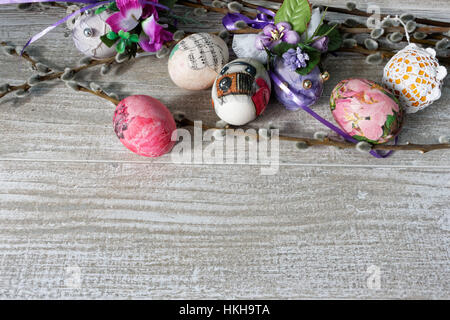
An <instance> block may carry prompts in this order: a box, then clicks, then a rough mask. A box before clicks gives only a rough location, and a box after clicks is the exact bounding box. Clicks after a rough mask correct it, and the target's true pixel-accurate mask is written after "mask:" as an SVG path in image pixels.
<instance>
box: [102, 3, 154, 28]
mask: <svg viewBox="0 0 450 320" xmlns="http://www.w3.org/2000/svg"><path fill="white" fill-rule="evenodd" d="M150 1H151V2H155V3H158V0H146V2H150ZM143 3H144V0H116V5H117V8H118V9H119V10H120V11H119V12H116V13H114V14H113V15H112V16H111V17H109V18H108V19H106V23H107V24H109V25H110V27H111V29H112V31H114V32H119V31H120V30H123V31H130V30H133V29H134V28H136V26H137V25H138V24H139V19H140V18H144V19H145V18H147V17H149V16H152V15H153V16H154V17H155V19H158V11H156V7H155V6H153V5H152V4H143Z"/></svg>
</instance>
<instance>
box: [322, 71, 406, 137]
mask: <svg viewBox="0 0 450 320" xmlns="http://www.w3.org/2000/svg"><path fill="white" fill-rule="evenodd" d="M330 107H331V112H332V114H333V117H334V119H335V120H336V122H337V123H338V124H339V126H340V127H341V128H342V129H343V130H344V131H345V132H347V133H348V134H349V135H350V136H352V137H353V138H355V139H356V140H360V141H367V142H370V143H374V144H379V143H385V142H387V141H389V140H392V139H393V138H394V137H395V136H396V135H397V134H398V133H399V132H400V130H401V127H402V120H403V110H402V108H401V106H400V104H399V103H398V100H397V99H396V98H395V96H394V95H393V94H392V93H391V92H389V91H388V90H386V89H384V88H383V87H381V86H380V85H378V84H376V83H375V82H373V81H370V80H366V79H347V80H342V81H341V82H339V83H338V85H337V86H336V87H335V88H334V89H333V92H332V93H331V98H330Z"/></svg>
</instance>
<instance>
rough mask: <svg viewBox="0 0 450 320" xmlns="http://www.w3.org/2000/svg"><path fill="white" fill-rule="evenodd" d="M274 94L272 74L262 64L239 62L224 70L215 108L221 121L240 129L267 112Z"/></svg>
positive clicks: (216, 88)
mask: <svg viewBox="0 0 450 320" xmlns="http://www.w3.org/2000/svg"><path fill="white" fill-rule="evenodd" d="M270 91H271V83H270V77H269V74H268V73H267V70H266V69H265V67H264V66H263V65H262V64H261V63H260V62H258V61H257V60H254V59H250V58H242V59H236V60H233V61H231V62H230V63H228V64H226V65H225V66H224V67H223V68H222V70H221V71H220V73H219V76H218V77H217V79H216V81H215V82H214V85H213V88H212V104H213V107H214V110H215V111H216V114H217V115H218V116H219V118H220V119H222V120H223V121H225V122H227V123H229V124H231V125H236V126H240V125H244V124H246V123H248V122H250V121H253V120H254V119H255V118H256V117H257V116H259V115H261V114H262V113H263V112H264V110H265V109H266V106H267V104H268V103H269V99H270Z"/></svg>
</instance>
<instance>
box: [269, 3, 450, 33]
mask: <svg viewBox="0 0 450 320" xmlns="http://www.w3.org/2000/svg"><path fill="white" fill-rule="evenodd" d="M267 1H269V2H275V3H283V0H267ZM327 7H328V11H329V12H336V13H344V14H349V15H354V16H360V17H370V16H372V15H373V13H368V12H365V11H362V10H359V9H353V10H348V9H344V8H337V7H330V6H327ZM387 16H388V15H387V14H383V15H380V18H381V19H383V18H386V17H387ZM414 21H416V22H417V23H420V24H428V25H431V26H438V27H446V28H449V27H450V23H449V22H444V21H436V20H431V19H423V18H416V19H414Z"/></svg>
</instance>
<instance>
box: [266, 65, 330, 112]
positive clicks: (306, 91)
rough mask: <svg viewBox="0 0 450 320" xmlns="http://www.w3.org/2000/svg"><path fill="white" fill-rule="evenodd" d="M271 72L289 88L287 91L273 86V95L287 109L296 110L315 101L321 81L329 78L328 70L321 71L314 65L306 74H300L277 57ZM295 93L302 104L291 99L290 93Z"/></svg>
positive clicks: (320, 87) (320, 91) (321, 89)
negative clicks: (288, 91)
mask: <svg viewBox="0 0 450 320" xmlns="http://www.w3.org/2000/svg"><path fill="white" fill-rule="evenodd" d="M273 72H274V73H275V74H276V75H277V76H278V78H279V79H280V80H281V81H282V82H283V83H284V84H285V85H286V86H287V87H288V88H289V89H290V91H291V92H292V93H287V92H285V91H284V90H282V88H280V87H279V86H274V91H275V95H276V97H277V99H278V101H279V102H280V103H282V104H283V105H284V106H285V108H286V109H288V110H298V109H300V108H301V107H302V106H304V107H309V106H311V105H313V104H314V103H316V102H317V100H318V99H319V98H320V96H321V95H322V92H323V83H324V82H325V81H327V80H328V79H329V78H330V74H329V73H328V72H326V71H325V72H321V71H320V69H319V67H317V66H316V67H315V68H313V69H312V70H311V72H309V73H308V74H306V75H301V74H299V73H297V72H296V71H295V70H292V69H291V68H289V66H288V65H286V63H285V62H284V59H283V58H280V57H277V58H276V60H275V61H274V63H273ZM292 94H295V95H296V96H297V98H298V99H299V100H300V101H301V102H302V105H299V104H297V103H296V102H294V101H293V99H292V97H291V95H292Z"/></svg>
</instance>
